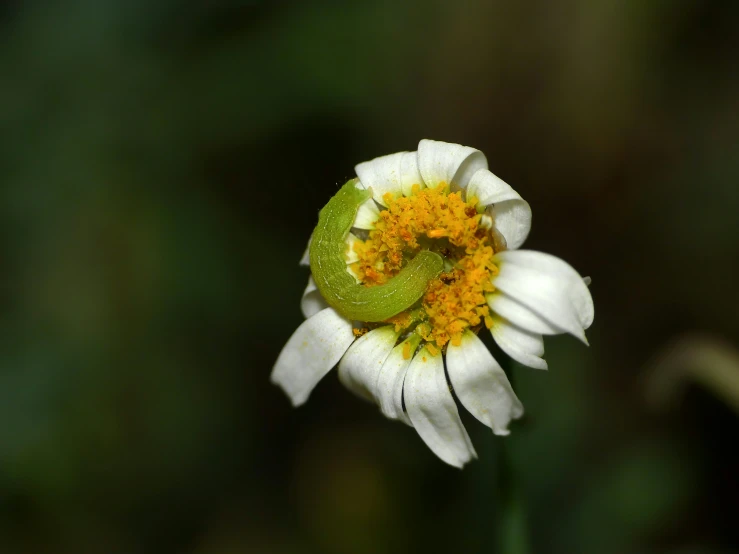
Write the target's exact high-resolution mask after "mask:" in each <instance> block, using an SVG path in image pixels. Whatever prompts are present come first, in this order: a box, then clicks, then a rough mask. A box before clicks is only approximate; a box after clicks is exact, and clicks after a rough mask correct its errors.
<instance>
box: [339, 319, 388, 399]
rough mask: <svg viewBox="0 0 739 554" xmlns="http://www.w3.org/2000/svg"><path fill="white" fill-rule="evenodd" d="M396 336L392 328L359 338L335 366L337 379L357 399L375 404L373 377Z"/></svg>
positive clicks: (377, 375)
mask: <svg viewBox="0 0 739 554" xmlns="http://www.w3.org/2000/svg"><path fill="white" fill-rule="evenodd" d="M398 335H399V333H396V332H395V329H394V328H393V326H392V325H385V326H384V327H378V328H377V329H374V330H372V331H370V332H369V333H367V334H366V335H363V336H361V337H360V338H359V339H357V341H356V342H355V343H354V344H353V345H352V346H351V348H349V350H347V352H346V354H344V357H343V358H342V359H341V362H340V363H339V380H340V381H341V382H342V383H343V384H344V386H345V387H346V388H348V389H349V390H350V391H352V392H353V393H354V394H356V395H357V396H360V397H362V398H366V399H367V400H370V401H375V399H376V398H377V396H376V391H377V378H378V377H379V375H380V370H381V369H382V365H383V364H384V363H385V360H386V359H387V357H388V356H389V355H390V352H391V351H392V349H393V347H394V346H395V341H396V340H398Z"/></svg>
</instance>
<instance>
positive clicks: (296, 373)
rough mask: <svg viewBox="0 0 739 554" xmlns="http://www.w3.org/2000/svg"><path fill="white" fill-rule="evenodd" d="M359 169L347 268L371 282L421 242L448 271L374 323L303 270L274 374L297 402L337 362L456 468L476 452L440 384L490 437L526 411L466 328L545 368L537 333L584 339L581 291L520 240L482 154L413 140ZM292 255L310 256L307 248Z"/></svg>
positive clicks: (522, 209) (554, 261) (511, 203)
mask: <svg viewBox="0 0 739 554" xmlns="http://www.w3.org/2000/svg"><path fill="white" fill-rule="evenodd" d="M356 172H357V176H358V177H359V181H360V185H361V186H362V187H363V188H366V189H369V190H371V192H372V198H371V199H369V200H368V201H367V202H365V203H364V204H363V205H362V206H361V207H360V209H359V213H358V214H357V217H356V219H355V220H354V228H353V233H350V235H349V237H348V238H347V244H348V246H349V247H348V249H347V255H346V263H347V271H349V272H350V273H352V274H353V275H354V276H355V277H356V278H357V279H358V280H359V281H360V282H363V283H364V284H366V285H368V286H371V285H373V284H380V283H382V282H384V280H386V279H387V278H389V277H391V276H392V275H394V274H395V273H396V272H397V271H399V269H400V265H402V264H403V262H404V261H405V257H406V256H408V255H411V257H412V255H414V252H415V251H418V250H419V249H421V248H428V249H432V250H435V251H437V252H438V253H440V254H443V256H444V257H445V264H446V266H445V267H446V272H445V273H443V274H442V275H441V276H440V277H439V278H438V279H436V280H434V281H432V282H431V283H430V284H429V286H428V289H427V292H426V295H425V296H424V298H423V299H422V301H420V303H419V305H418V306H415V307H414V310H413V311H411V310H408V311H406V312H403V313H402V314H400V315H399V316H397V317H394V318H391V320H389V321H387V322H384V323H380V324H365V323H363V322H356V321H350V320H348V319H346V318H345V317H344V316H342V315H341V313H339V311H337V309H334V308H332V307H329V306H328V304H327V303H326V301H325V300H324V299H323V298H322V296H321V294H320V292H319V291H318V290H317V288H316V285H315V283H314V282H313V279H312V278H309V281H308V286H307V287H306V289H305V293H304V294H303V299H302V302H301V308H302V311H303V314H304V315H305V317H306V321H305V322H303V324H302V325H300V326H299V327H298V329H297V330H296V331H295V333H293V335H292V337H291V338H290V340H289V341H288V342H287V344H286V345H285V347H284V348H283V349H282V352H281V353H280V356H279V358H278V359H277V363H276V364H275V367H274V370H273V371H272V382H274V383H275V384H277V385H279V386H280V387H282V389H283V390H284V391H285V392H286V393H287V395H288V397H289V398H290V400H291V401H292V403H293V404H294V405H295V406H299V405H300V404H302V403H304V402H305V401H306V400H307V399H308V396H309V395H310V393H311V391H312V390H313V388H314V387H315V386H316V384H317V383H318V382H319V381H320V380H321V379H322V378H323V377H324V375H326V374H327V373H328V372H329V371H330V370H331V369H332V368H333V367H334V366H335V365H336V364H338V366H339V379H340V380H341V382H342V383H343V384H344V385H345V386H346V387H347V388H349V389H350V390H351V391H353V392H354V393H356V394H357V395H359V396H361V397H363V398H366V399H367V400H370V401H372V402H375V403H376V404H377V405H378V406H379V408H380V410H381V411H382V413H383V414H384V415H385V416H387V417H388V418H391V419H398V420H401V421H403V422H405V423H407V424H408V425H411V426H413V427H414V428H415V429H416V431H417V432H418V434H419V435H420V437H421V438H422V439H423V441H424V442H425V443H426V444H427V445H428V446H429V448H431V450H432V451H433V452H434V453H435V454H436V455H437V456H438V457H439V458H441V459H442V460H443V461H445V462H446V463H448V464H450V465H453V466H456V467H462V466H463V465H464V464H465V463H467V462H468V461H470V460H471V459H473V458H476V456H477V455H476V453H475V449H474V447H473V446H472V443H471V441H470V438H469V436H468V434H467V431H466V430H465V428H464V425H463V424H462V421H461V419H460V417H459V412H458V409H457V405H456V403H455V401H454V397H453V396H452V392H451V389H450V385H451V387H452V388H453V390H454V393H455V394H456V397H457V398H458V399H459V401H460V403H461V404H462V406H464V407H465V408H466V409H467V410H468V411H469V412H470V413H471V414H472V415H474V416H475V417H476V418H477V419H478V420H480V421H481V422H482V423H484V424H485V425H487V426H488V427H490V428H491V429H492V431H493V433H495V434H496V435H507V434H508V432H509V431H508V425H509V422H510V421H511V420H512V419H516V418H518V417H520V416H521V415H522V414H523V406H522V404H521V402H520V401H519V399H518V398H517V396H516V394H515V393H514V392H513V389H512V388H511V385H510V383H509V381H508V378H507V377H506V374H505V373H504V372H503V370H502V369H501V367H500V365H499V364H498V362H496V360H495V359H494V358H493V356H492V355H491V353H490V352H489V351H488V349H487V348H486V347H485V346H484V345H483V343H482V341H481V340H480V338H479V337H478V336H477V333H479V332H480V331H484V330H485V329H486V328H487V329H489V330H490V332H491V333H492V336H493V338H494V339H495V341H496V342H497V344H498V345H499V346H500V348H501V349H502V350H503V351H504V352H505V353H506V354H508V355H509V356H510V357H511V358H513V359H514V360H516V361H518V362H519V363H521V364H524V365H527V366H530V367H534V368H538V369H546V368H547V363H546V361H545V360H544V359H543V357H542V356H543V354H544V342H543V339H542V335H554V334H559V333H570V334H572V335H574V336H575V337H577V338H579V339H580V340H582V341H583V342H585V343H586V344H587V341H586V338H585V333H584V330H585V329H587V328H588V327H589V326H590V325H591V323H592V322H593V301H592V298H591V296H590V292H589V291H588V288H587V286H586V284H585V282H584V281H583V278H582V277H580V275H579V274H578V273H577V272H576V271H575V270H574V269H573V268H572V267H571V266H570V265H568V264H567V263H565V262H564V261H562V260H560V259H559V258H556V257H554V256H551V255H549V254H544V253H541V252H533V251H527V250H517V249H518V248H519V247H520V246H521V244H522V243H523V242H524V240H525V239H526V236H527V235H528V233H529V229H530V227H531V209H530V208H529V205H528V203H526V201H524V200H523V199H522V198H521V197H520V196H519V194H518V193H517V192H516V191H514V190H513V189H512V188H511V187H510V186H509V185H507V184H506V183H504V182H503V181H502V180H500V179H499V178H498V177H496V176H495V175H493V174H492V173H491V172H490V171H489V170H488V168H487V160H486V159H485V156H484V155H483V154H482V152H480V151H478V150H475V149H473V148H469V147H465V146H460V145H457V144H448V143H444V142H437V141H431V140H422V141H421V142H420V143H419V145H418V151H417V152H399V153H396V154H390V155H388V156H383V157H380V158H376V159H374V160H372V161H369V162H364V163H361V164H359V165H357V166H356ZM416 239H420V241H421V242H422V243H423V244H418V243H417V242H416ZM409 252H410V254H409ZM301 263H303V264H304V265H308V256H307V251H306V255H305V256H304V257H303V260H302V261H301ZM445 361H446V373H445V371H444V363H445ZM447 374H448V378H449V382H447V376H446V375H447Z"/></svg>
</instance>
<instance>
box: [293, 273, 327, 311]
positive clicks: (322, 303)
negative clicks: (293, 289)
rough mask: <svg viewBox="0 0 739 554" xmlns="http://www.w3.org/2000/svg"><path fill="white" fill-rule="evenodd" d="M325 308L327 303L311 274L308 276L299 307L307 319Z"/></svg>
mask: <svg viewBox="0 0 739 554" xmlns="http://www.w3.org/2000/svg"><path fill="white" fill-rule="evenodd" d="M326 308H328V303H327V302H326V300H324V298H323V296H321V293H320V292H319V291H318V289H317V288H316V282H315V281H314V280H313V276H312V275H311V276H310V277H308V286H307V287H305V291H303V298H301V299H300V309H301V311H302V312H303V316H304V317H305V318H306V319H308V318H310V317H313V316H314V315H316V314H317V313H318V312H320V311H321V310H325V309H326Z"/></svg>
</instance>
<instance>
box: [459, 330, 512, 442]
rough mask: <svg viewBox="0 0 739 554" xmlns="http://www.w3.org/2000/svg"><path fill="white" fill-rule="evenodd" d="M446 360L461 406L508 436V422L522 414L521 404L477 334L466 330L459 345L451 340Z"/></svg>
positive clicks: (494, 429)
mask: <svg viewBox="0 0 739 554" xmlns="http://www.w3.org/2000/svg"><path fill="white" fill-rule="evenodd" d="M446 362H447V369H448V370H449V379H450V380H451V382H452V386H453V387H454V392H455V393H456V394H457V398H459V401H460V402H461V403H462V405H463V406H464V407H465V408H467V410H468V411H469V412H470V413H471V414H472V415H473V416H475V417H476V418H477V419H479V420H480V421H481V422H482V423H484V424H485V425H487V426H488V427H490V428H491V429H492V430H493V433H495V434H496V435H507V434H508V433H509V431H508V423H510V421H511V420H512V419H516V418H519V417H521V416H522V415H523V405H522V404H521V401H520V400H519V399H518V397H517V396H516V393H514V392H513V388H512V387H511V384H510V383H509V382H508V377H506V374H505V372H504V371H503V370H502V369H501V367H500V366H499V365H498V362H496V361H495V358H493V355H492V354H491V353H490V351H489V350H488V349H487V348H486V347H485V345H484V344H483V343H482V341H481V340H480V339H479V338H478V336H477V335H475V334H474V333H473V332H472V331H466V332H465V333H464V335H462V344H461V345H460V346H454V345H453V344H451V343H450V344H449V346H448V348H447V353H446Z"/></svg>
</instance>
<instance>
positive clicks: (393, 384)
mask: <svg viewBox="0 0 739 554" xmlns="http://www.w3.org/2000/svg"><path fill="white" fill-rule="evenodd" d="M420 340H421V339H420V337H419V336H418V335H416V334H415V333H414V334H412V335H411V336H410V337H408V338H407V339H406V340H404V341H403V342H401V343H400V344H399V345H398V346H396V347H395V348H393V350H392V351H391V352H390V355H389V356H388V357H387V359H386V360H385V363H384V364H383V365H382V369H381V370H380V375H379V377H378V379H377V400H378V403H379V404H380V410H382V413H383V414H384V415H385V416H386V417H388V418H390V419H399V420H401V421H403V422H405V423H407V424H408V425H411V426H413V424H412V423H411V420H410V418H409V417H408V414H406V413H405V412H404V411H403V383H404V381H405V375H406V372H407V371H408V366H410V364H411V360H412V359H413V353H414V352H415V351H416V348H417V347H418V343H419V342H420Z"/></svg>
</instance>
